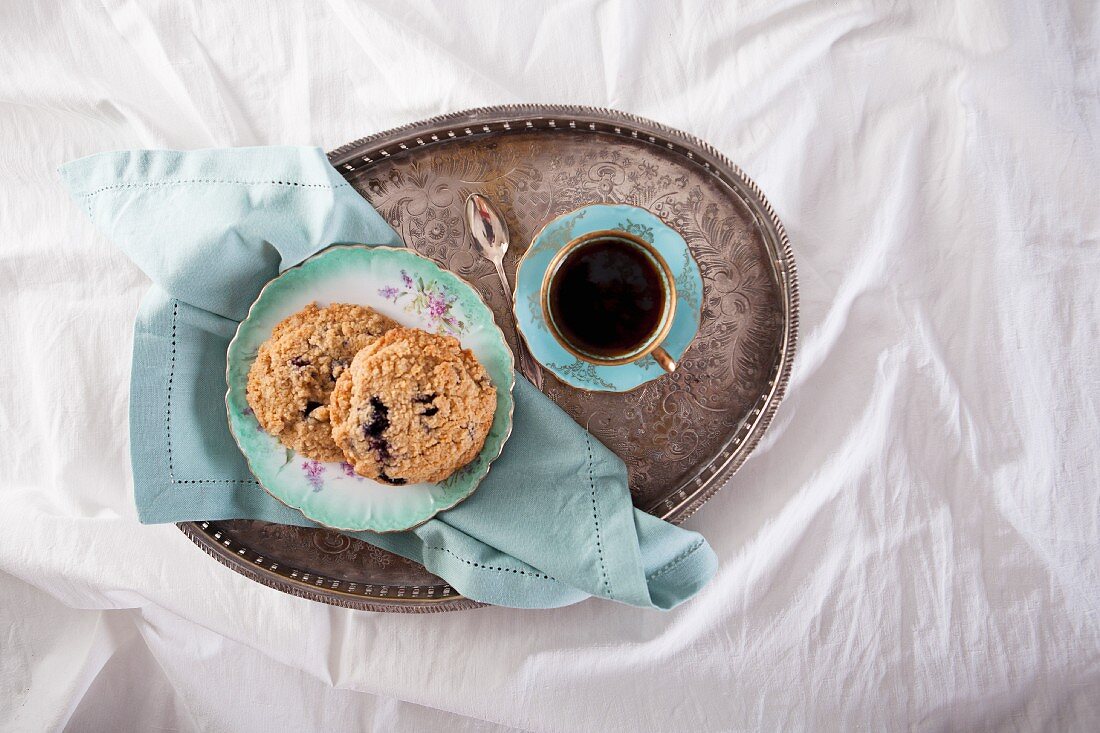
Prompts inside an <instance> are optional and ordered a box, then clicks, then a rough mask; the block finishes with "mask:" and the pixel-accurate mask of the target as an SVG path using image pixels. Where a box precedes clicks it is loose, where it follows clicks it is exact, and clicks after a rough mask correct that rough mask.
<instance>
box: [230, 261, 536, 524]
mask: <svg viewBox="0 0 1100 733" xmlns="http://www.w3.org/2000/svg"><path fill="white" fill-rule="evenodd" d="M342 250H363V251H365V252H368V253H371V254H375V253H385V252H393V253H397V254H400V255H402V256H408V257H411V258H415V259H417V260H421V261H422V262H423V263H424V264H425V265H426V266H427V267H429V268H430V269H434V270H436V271H437V272H438V273H439V274H440V276H441V277H443V278H446V279H450V280H452V281H453V283H452V284H453V285H454V286H456V287H458V288H465V289H466V290H467V291H468V292H469V293H470V295H472V296H473V298H472V302H473V303H475V304H476V306H477V307H480V308H482V309H484V312H485V314H487V315H488V323H490V324H492V328H493V329H494V330H495V333H496V337H497V339H498V340H499V342H500V345H501V346H502V347H503V349H504V352H505V353H506V354H508V360H509V364H508V366H509V368H508V369H506V370H505V374H506V377H505V380H504V381H505V384H503V385H501V384H496V385H495V386H496V387H497V389H498V392H500V393H501V396H502V397H503V401H504V402H505V403H506V411H505V412H504V413H503V415H500V414H499V413H500V410H501V406H500V405H499V404H498V406H497V411H498V414H497V415H496V416H495V417H494V419H496V417H503V420H504V430H503V431H502V433H501V437H500V438H499V444H498V445H497V446H496V448H495V453H494V454H492V455H489V456H488V459H487V461H486V462H485V466H484V470H482V471H481V472H480V473H479V474H478V475H474V476H471V480H470V482H469V487H468V488H467V489H466V490H465V491H464V492H463V493H462V494H461V495H459V496H457V497H456V498H455V500H454V501H453V502H451V503H450V504H447V505H445V506H444V505H441V506H436V507H433V510H432V511H431V513H429V514H427V515H426V516H423V517H422V518H419V519H418V520H417V521H416V522H414V523H412V524H409V525H407V526H402V527H389V528H385V529H378V528H375V527H370V526H362V527H337V526H334V525H333V524H331V523H327V522H324V521H322V520H320V519H318V518H316V517H313V516H311V515H310V514H308V513H307V512H306V511H305V509H303V508H302V507H300V506H295V504H293V503H292V502H290V501H288V500H286V499H284V498H283V497H281V496H279V495H277V494H276V493H275V492H273V491H272V490H271V489H270V488H269V487H268V486H267V485H265V484H264V481H263V479H261V478H260V476H259V475H257V474H256V471H255V469H254V466H253V462H252V457H251V456H250V454H249V452H248V451H247V450H245V448H244V446H243V445H242V443H241V440H240V437H239V436H238V435H237V431H236V429H235V428H234V426H233V417H232V415H233V407H232V402H231V400H232V397H233V395H234V392H235V389H234V384H233V380H232V377H231V369H232V363H233V362H232V356H233V354H234V352H235V351H236V347H237V342H238V339H239V337H240V336H241V332H242V329H243V328H244V327H245V325H246V324H247V323H248V321H249V319H250V318H251V317H252V315H253V311H254V310H255V309H256V307H257V306H258V305H259V304H260V303H261V301H262V300H263V299H264V295H265V293H266V292H267V291H268V289H269V288H270V287H271V286H272V285H274V284H275V283H276V282H278V281H279V280H280V279H282V278H283V277H285V276H286V275H287V274H288V273H290V272H293V271H295V270H300V269H303V268H305V267H308V266H309V264H310V263H311V262H314V261H317V260H320V259H322V258H324V257H326V256H329V255H332V254H334V253H337V252H339V251H342ZM225 381H226V392H225V408H226V419H227V423H228V425H229V432H230V434H231V435H232V436H233V441H234V442H235V443H236V444H237V448H238V449H239V450H240V451H241V455H242V456H244V459H245V463H246V464H247V465H248V469H249V472H251V473H252V475H253V476H254V477H255V479H256V483H257V485H259V486H260V488H262V489H263V490H264V491H265V492H266V493H267V494H268V495H269V496H271V497H272V498H273V499H275V500H276V501H278V502H279V503H280V504H283V505H284V506H286V507H288V508H290V509H292V510H294V511H296V512H298V513H300V514H301V515H302V516H304V517H305V518H306V519H308V520H310V521H311V522H314V523H316V524H317V525H319V526H321V527H325V528H327V529H333V530H336V531H339V532H364V531H366V532H375V533H378V534H388V533H394V532H406V531H408V530H410V529H415V528H416V527H419V526H420V525H422V524H424V523H426V522H428V521H429V520H431V519H432V518H433V517H435V516H436V515H438V514H439V513H440V512H445V511H447V510H448V509H453V508H454V507H456V506H458V505H459V504H461V503H462V502H463V501H465V500H466V499H468V498H470V496H472V495H473V493H474V492H475V491H476V490H477V488H478V486H479V485H480V484H481V482H482V481H483V480H484V479H485V477H486V476H487V475H488V474H489V471H490V470H491V468H492V464H493V462H495V461H496V459H497V458H499V457H500V455H501V453H502V452H503V451H504V446H505V445H506V444H507V442H508V440H509V438H510V437H511V435H512V428H513V418H514V414H515V398H514V396H513V389H514V387H515V382H516V379H515V355H514V353H513V352H512V349H511V347H510V346H509V345H508V340H507V339H506V338H505V337H504V332H503V331H502V330H501V328H500V326H499V325H497V323H496V318H495V316H494V314H493V310H492V308H490V307H489V305H488V304H487V303H486V302H485V298H484V297H483V296H482V295H481V293H480V292H479V291H478V290H477V288H475V287H473V286H472V285H470V283H468V282H467V281H466V280H465V279H463V278H462V277H461V276H460V275H458V274H456V273H454V272H452V271H450V270H447V269H445V268H443V267H440V266H439V264H438V263H436V262H435V261H433V260H431V259H430V258H428V257H425V256H423V255H421V254H419V253H418V252H416V251H414V250H412V249H409V248H407V247H392V246H386V245H367V244H333V245H330V246H328V247H326V248H325V249H323V250H321V251H320V252H317V253H316V254H314V255H311V256H310V257H308V258H306V259H305V260H303V261H302V262H300V263H298V264H297V265H294V266H293V267H288V268H287V269H286V270H283V271H282V272H280V273H279V274H278V275H277V276H275V277H274V278H272V279H271V280H269V281H268V282H266V283H265V284H264V286H263V287H262V288H260V292H259V293H258V294H257V295H256V298H255V300H253V301H252V304H251V305H249V307H248V313H247V314H246V315H245V317H244V319H243V320H242V321H241V322H240V323H238V324H237V328H236V329H235V331H234V333H233V338H231V339H230V341H229V345H228V347H227V348H226V365H225ZM502 386H504V387H506V389H504V390H501V389H500V388H501V387H502ZM486 447H487V448H488V447H489V446H486ZM485 450H486V448H482V451H483V452H484V451H485ZM490 450H492V449H491V448H490Z"/></svg>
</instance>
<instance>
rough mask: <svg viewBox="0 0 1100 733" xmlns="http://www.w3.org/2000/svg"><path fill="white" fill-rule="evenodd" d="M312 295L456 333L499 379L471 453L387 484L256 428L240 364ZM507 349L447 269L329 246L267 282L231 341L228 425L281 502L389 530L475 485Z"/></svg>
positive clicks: (501, 437) (505, 425) (502, 406)
mask: <svg viewBox="0 0 1100 733" xmlns="http://www.w3.org/2000/svg"><path fill="white" fill-rule="evenodd" d="M314 301H316V302H317V303H319V304H321V305H327V304H329V303H357V304H360V305H365V306H368V307H370V308H373V309H374V310H376V311H378V312H379V313H382V314H383V315H386V316H389V317H390V318H392V319H394V320H395V321H397V322H398V323H400V324H401V325H403V326H409V327H414V328H420V329H423V330H425V331H430V332H433V333H442V334H448V335H451V336H454V337H455V338H457V339H458V340H459V341H460V342H461V343H462V346H463V347H464V348H468V349H470V350H471V351H473V353H474V356H476V357H477V359H478V361H480V362H481V364H482V365H483V366H484V367H485V369H486V371H488V372H489V376H490V378H491V379H492V380H493V384H494V386H496V389H497V406H496V413H495V416H494V418H493V425H492V427H491V428H490V430H489V435H488V437H487V438H486V440H485V446H484V447H483V448H482V449H481V452H480V453H479V454H478V455H477V457H476V458H475V459H474V460H473V461H472V462H470V463H469V464H467V465H466V466H464V467H463V468H461V469H459V470H458V472H457V473H455V474H454V475H452V476H451V477H449V478H447V479H446V480H445V481H442V482H440V483H434V484H432V483H421V484H411V485H406V486H389V485H386V484H381V483H378V482H375V481H371V480H370V479H366V478H363V477H361V476H358V475H357V474H355V472H354V471H352V470H351V466H350V465H348V464H346V463H321V462H318V461H314V460H312V459H309V458H307V457H305V456H303V455H301V454H299V453H297V452H295V451H293V450H291V449H289V448H286V447H285V446H283V445H282V444H281V443H279V441H277V440H276V439H275V438H274V437H272V436H271V435H269V434H267V433H266V432H264V430H263V429H262V428H261V427H260V425H259V423H258V422H257V420H256V417H255V416H254V415H253V414H252V410H251V409H249V407H248V402H247V401H246V399H245V387H246V384H247V381H248V370H249V369H250V368H251V366H252V362H253V361H255V359H256V353H257V351H258V349H259V347H260V344H262V343H263V342H264V341H266V340H267V338H268V336H270V335H271V331H272V329H273V328H274V327H275V324H277V323H278V322H279V321H281V320H282V319H284V318H286V317H287V316H289V315H290V314H292V313H294V312H296V311H298V310H300V309H301V308H303V307H305V306H306V305H308V304H309V303H312V302H314ZM514 374H515V373H514V371H513V359H512V352H511V350H510V349H509V348H508V345H507V343H506V342H505V340H504V334H502V333H501V331H500V329H499V328H498V327H497V325H496V321H494V320H493V312H492V311H491V310H490V309H489V307H488V306H487V305H485V302H484V301H483V300H482V299H481V296H480V295H479V294H478V293H477V291H476V290H474V289H473V288H472V287H471V286H470V285H469V284H467V283H466V282H465V281H464V280H462V279H461V278H459V277H458V276H457V275H455V274H454V273H451V272H448V271H446V270H443V269H441V268H440V267H439V266H438V265H436V264H435V263H434V262H432V261H431V260H429V259H427V258H425V257H421V256H420V255H418V254H416V253H415V252H413V251H411V250H407V249H398V248H394V247H366V246H358V245H352V246H344V245H341V246H336V247H330V248H329V249H326V250H325V251H323V252H321V253H320V254H317V255H315V256H313V257H311V258H310V259H308V260H306V261H305V262H303V263H302V264H301V265H299V266H297V267H295V268H292V269H290V270H287V271H286V272H284V273H283V274H281V275H279V276H278V277H277V278H275V279H274V280H272V281H271V282H270V283H268V284H267V285H266V286H265V287H264V289H263V290H262V291H261V292H260V295H259V297H258V298H257V299H256V302H255V303H253V304H252V308H251V309H250V310H249V312H248V317H247V318H245V319H244V321H242V322H241V324H240V327H239V328H238V329H237V334H236V336H234V337H233V340H232V341H231V342H230V344H229V353H228V359H227V367H226V382H227V384H228V392H227V393H226V397H225V403H226V409H227V411H228V413H229V427H230V429H231V431H232V433H233V436H234V437H235V438H236V440H237V444H238V445H239V446H240V448H241V452H242V453H244V456H245V458H246V459H247V460H248V465H249V468H250V469H251V470H252V473H253V474H255V476H256V479H257V480H258V481H259V482H260V485H261V486H263V488H264V489H266V490H267V492H268V493H270V494H271V495H272V496H274V497H275V498H276V499H278V500H279V501H281V502H283V503H284V504H286V505H288V506H290V507H292V508H294V509H297V510H299V511H300V512H302V514H304V515H305V516H306V517H308V518H309V519H312V520H313V521H315V522H317V523H318V524H322V525H324V526H326V527H331V528H333V529H341V530H347V531H360V530H370V531H373V532H396V531H400V530H405V529H409V528H411V527H415V526H416V525H418V524H422V523H424V522H426V521H427V520H429V519H431V518H432V517H433V516H435V515H436V514H437V513H439V512H441V511H443V510H445V509H450V508H451V507H453V506H455V505H456V504H458V503H459V502H460V501H462V500H463V499H465V498H467V497H468V496H470V494H472V493H473V492H474V489H476V488H477V485H478V484H479V483H480V482H481V480H482V479H483V478H484V477H485V475H486V474H487V473H488V471H489V464H491V463H492V462H493V460H495V459H496V458H497V456H499V455H500V452H501V450H502V448H503V447H504V443H505V441H506V440H507V439H508V435H509V434H510V433H511V431H512V407H513V401H512V385H513V384H514V383H515V376H514Z"/></svg>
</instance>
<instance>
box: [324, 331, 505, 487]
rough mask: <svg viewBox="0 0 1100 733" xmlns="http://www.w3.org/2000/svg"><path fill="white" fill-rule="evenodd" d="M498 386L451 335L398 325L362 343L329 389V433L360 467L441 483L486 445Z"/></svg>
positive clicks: (382, 477)
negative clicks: (334, 385) (331, 392)
mask: <svg viewBox="0 0 1100 733" xmlns="http://www.w3.org/2000/svg"><path fill="white" fill-rule="evenodd" d="M495 410H496V388H494V387H493V383H492V382H491V381H490V379H489V375H488V374H487V373H486V371H485V369H484V367H482V366H481V364H479V363H478V361H477V359H475V358H474V355H473V354H472V353H470V352H469V351H468V350H463V349H462V347H461V346H460V345H459V343H458V341H457V340H456V339H454V338H452V337H450V336H437V335H435V334H430V333H426V332H424V331H420V330H417V329H413V328H395V329H393V330H392V331H389V332H388V333H386V334H385V335H384V336H382V337H381V338H379V339H378V340H376V341H375V342H374V343H372V344H370V345H369V346H367V347H365V348H364V349H363V350H362V351H360V352H359V354H358V355H357V356H356V357H355V359H354V361H352V363H351V366H350V367H349V368H348V369H347V370H346V371H345V372H344V373H343V374H342V375H341V376H340V379H339V380H338V381H337V384H336V389H335V390H334V392H333V395H332V410H331V420H332V435H333V437H334V438H335V440H336V444H337V445H338V446H339V447H340V448H341V449H342V450H343V451H344V455H345V456H346V458H347V461H348V463H350V464H351V465H352V466H353V467H354V468H355V471H356V473H358V474H360V475H362V476H366V477H368V478H373V479H377V480H379V481H385V482H387V483H391V484H397V485H400V484H407V483H408V484H414V483H419V482H421V481H429V482H435V481H442V480H443V479H445V478H447V477H448V476H450V475H451V474H452V473H454V472H455V471H456V470H457V469H458V468H460V467H462V466H464V465H465V464H467V463H469V462H470V461H471V460H473V458H474V457H475V456H476V455H477V454H478V451H480V450H481V446H482V445H484V443H485V437H486V436H487V435H488V434H489V428H490V426H491V425H492V423H493V413H494V412H495Z"/></svg>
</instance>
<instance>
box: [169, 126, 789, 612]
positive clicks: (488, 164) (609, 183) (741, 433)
mask: <svg viewBox="0 0 1100 733" xmlns="http://www.w3.org/2000/svg"><path fill="white" fill-rule="evenodd" d="M328 157H329V161H330V162H331V163H332V165H333V166H334V167H335V168H336V169H337V170H339V171H340V172H341V174H343V176H344V177H345V178H346V179H347V180H348V181H349V182H350V183H351V184H352V185H353V186H354V187H355V188H356V190H358V191H359V192H360V193H361V194H362V195H363V196H364V197H365V198H366V199H367V200H368V201H370V202H371V204H372V205H374V207H375V208H376V209H378V211H379V212H381V214H382V215H383V216H384V217H385V218H386V219H387V221H389V223H390V224H391V225H392V226H393V227H394V229H396V230H397V231H398V232H400V234H401V236H402V238H403V239H404V241H405V243H406V245H407V246H409V247H411V248H413V249H415V250H416V251H417V252H419V253H420V254H422V255H425V256H427V257H430V258H432V259H433V260H435V261H436V262H438V263H439V264H441V265H442V266H444V267H446V268H449V269H451V270H453V271H455V272H457V273H458V274H460V275H462V276H463V277H464V278H466V279H467V280H468V281H469V282H470V283H471V284H473V285H474V287H476V288H478V289H479V290H480V291H481V293H482V295H483V296H484V297H485V300H486V302H487V303H488V304H489V305H490V307H492V308H493V310H494V312H495V313H496V315H497V323H498V324H499V325H500V326H501V328H502V329H503V330H504V332H505V336H506V338H507V339H508V341H509V343H510V344H511V345H512V347H513V349H515V348H516V346H517V334H516V333H515V329H514V327H513V323H512V319H511V317H510V313H509V309H508V302H507V300H506V299H505V297H504V293H503V292H502V291H501V288H500V282H499V281H498V280H497V277H496V274H495V273H494V271H493V268H492V265H491V264H490V263H489V262H487V261H485V260H484V259H482V258H481V257H480V256H479V255H477V254H476V252H475V251H474V249H473V242H472V240H471V239H470V237H469V236H468V235H467V234H466V230H465V227H464V225H463V204H464V202H465V198H466V196H467V195H468V194H469V193H471V192H474V191H478V192H481V193H484V194H485V195H487V196H488V197H489V198H491V199H492V200H493V201H494V202H496V203H497V204H498V205H499V207H500V209H501V211H502V213H503V214H504V217H505V219H506V220H507V224H508V227H509V229H510V230H511V233H512V247H511V249H510V250H509V252H508V258H507V261H506V265H505V266H506V268H507V270H508V271H509V275H510V276H512V275H514V272H515V266H516V263H517V262H518V261H519V258H520V257H521V256H522V254H523V252H524V251H525V250H526V248H527V245H528V244H529V243H530V239H531V236H532V235H533V234H534V233H535V232H536V231H538V229H539V228H540V227H541V226H542V225H544V224H545V223H546V222H548V221H549V220H550V219H552V218H554V217H555V216H557V215H559V214H561V213H564V212H567V211H570V210H572V209H576V208H578V207H580V206H584V205H586V204H590V203H629V204H635V205H637V206H643V207H645V208H647V209H649V210H650V211H653V212H654V213H656V214H657V215H658V216H660V217H661V218H662V219H663V220H664V221H666V222H667V223H668V224H670V225H671V226H673V227H674V228H676V229H677V230H679V231H680V233H681V234H683V235H684V238H685V239H686V240H687V242H688V245H689V246H690V247H691V250H692V253H693V254H694V255H695V258H696V259H697V260H698V262H699V265H700V267H701V269H702V272H703V318H702V324H701V327H700V330H699V335H698V336H697V337H696V339H695V341H694V342H693V343H692V345H691V346H690V347H689V349H688V351H687V353H686V354H685V355H684V358H683V359H682V360H681V362H680V368H679V369H678V370H677V371H676V373H675V374H671V375H668V376H665V377H662V378H661V379H658V380H656V381H654V382H650V383H648V384H646V385H645V386H643V387H641V388H638V389H636V390H633V391H631V392H627V393H623V394H608V393H592V392H585V391H581V390H576V389H573V388H570V387H568V386H566V385H564V384H562V383H561V382H559V381H558V380H557V379H555V378H554V377H553V376H552V375H550V374H549V373H547V374H546V380H545V389H544V391H545V393H546V394H547V395H548V396H549V397H550V398H551V399H552V400H554V401H555V402H556V403H557V404H558V405H560V406H561V407H562V408H564V409H565V410H566V411H567V412H569V414H571V415H572V416H573V417H574V418H575V419H576V420H577V421H578V422H579V423H580V424H582V425H585V426H586V427H587V428H588V429H589V430H590V431H591V432H592V433H593V434H594V435H596V436H597V437H598V438H599V439H600V440H601V441H603V443H604V444H605V445H607V446H608V447H609V448H611V449H612V450H614V451H615V452H616V453H617V454H618V455H619V456H620V457H622V458H623V460H624V461H625V462H626V464H627V466H628V468H629V471H630V491H631V496H632V498H633V500H634V504H635V505H636V506H638V507H640V508H642V509H644V510H645V511H647V512H649V513H651V514H655V515H657V516H660V517H663V518H665V519H668V520H669V521H671V522H681V521H683V520H684V519H685V518H687V517H689V516H691V515H692V514H693V513H695V512H696V511H697V510H698V509H699V507H701V506H702V505H703V503H704V502H705V501H706V500H707V499H709V498H710V497H711V496H713V495H714V493H715V492H716V491H718V490H719V489H720V488H721V487H722V485H723V484H724V483H725V482H726V480H727V479H728V478H729V477H730V476H732V475H733V473H734V472H735V471H736V470H737V469H738V468H740V466H741V464H742V463H743V462H744V461H745V458H746V457H747V456H748V455H749V453H750V452H751V451H752V450H753V448H754V447H755V446H756V444H757V443H758V442H759V440H760V438H761V436H762V435H763V434H764V430H765V429H766V428H767V426H768V423H769V422H771V419H772V415H773V414H774V413H775V410H776V407H777V406H778V405H779V402H780V400H781V399H782V397H783V392H784V390H785V388H786V384H787V379H788V377H789V374H790V368H791V361H792V359H793V356H794V351H795V340H796V335H797V330H798V287H797V281H796V276H795V268H794V257H793V255H792V253H791V248H790V243H789V242H788V240H787V235H786V233H785V232H784V230H783V225H782V224H781V223H780V221H779V218H778V217H777V216H776V214H775V212H774V211H773V210H772V208H771V206H770V205H769V204H768V202H767V200H766V199H765V198H764V195H763V193H762V192H761V191H760V189H759V188H757V186H756V184H755V183H753V182H752V181H751V180H749V178H748V177H747V176H745V174H744V173H743V172H742V171H741V169H740V168H738V167H737V166H736V165H734V164H733V163H732V162H730V161H729V160H728V159H727V158H726V157H725V156H723V155H722V154H721V153H719V152H717V151H716V150H714V148H712V147H710V146H709V145H707V144H706V143H704V142H702V141H700V140H697V139H695V138H694V137H691V136H690V135H687V134H685V133H682V132H679V131H677V130H673V129H670V128H667V127H665V126H663V125H660V124H657V123H655V122H650V121H649V120H644V119H641V118H639V117H635V116H633V115H628V114H624V113H621V112H616V111H613V110H606V109H594V108H586V107H563V106H548V105H512V106H507V107H489V108H484V109H475V110H470V111H466V112H458V113H455V114H450V115H445V116H443V117H436V118H433V119H430V120H425V121H424V122H418V123H415V124H412V125H407V126H405V127H400V128H397V129H395V130H390V131H388V132H383V133H379V134H377V135H372V136H370V137H366V138H363V139H361V140H357V141H355V142H353V143H350V144H348V145H345V146H343V147H341V148H338V149H337V150H334V151H333V152H331V153H329V156H328ZM179 526H180V529H182V530H183V532H184V533H185V534H186V535H187V536H188V537H190V538H191V539H192V540H193V541H194V542H195V543H196V544H197V545H199V546H200V547H202V548H203V549H204V550H206V551H207V552H208V553H209V554H211V555H212V556H213V557H215V558H216V559H218V560H219V561H221V562H222V563H224V564H225V565H228V566H229V567H231V568H233V569H234V570H236V571H237V572H240V573H242V574H244V575H246V576H248V577H250V578H252V579H253V580H256V581H258V582H260V583H263V584H265V585H268V586H271V587H273V588H277V589H279V590H282V591H285V592H287V593H292V594H294V595H297V596H302V597H306V598H310V599H313V600H317V601H323V602H325V603H332V604H336V605H340V606H347V607H351V608H360V609H366V610H372V611H399V612H431V611H453V610H457V609H462V608H471V607H476V606H477V605H479V604H477V603H475V602H473V601H471V600H469V599H466V598H463V597H461V596H460V595H459V594H458V593H457V592H456V591H454V590H453V589H452V588H451V587H450V586H449V585H447V583H446V582H444V581H443V580H441V579H440V578H438V577H436V576H434V575H432V574H431V573H429V572H428V571H427V570H425V569H424V567H423V566H421V565H419V564H417V563H414V562H411V561H409V560H405V559H403V558H400V557H398V556H396V555H392V554H390V553H388V552H385V551H383V550H380V549H378V548H375V547H373V546H371V545H369V544H366V543H364V542H360V541H358V540H353V539H350V538H348V537H345V536H343V535H341V534H339V533H336V532H332V531H328V530H321V529H307V528H302V527H288V526H283V525H275V524H269V523H266V522H257V521H246V520H236V521H219V522H186V523H181V524H180V525H179Z"/></svg>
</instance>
